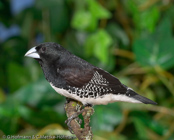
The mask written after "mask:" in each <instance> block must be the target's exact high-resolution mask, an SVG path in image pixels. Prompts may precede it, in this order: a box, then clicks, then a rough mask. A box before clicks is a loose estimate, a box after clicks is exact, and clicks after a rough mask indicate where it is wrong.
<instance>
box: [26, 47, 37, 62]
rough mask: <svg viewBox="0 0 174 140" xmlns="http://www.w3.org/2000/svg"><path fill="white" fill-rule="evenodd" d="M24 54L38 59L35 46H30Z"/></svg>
mask: <svg viewBox="0 0 174 140" xmlns="http://www.w3.org/2000/svg"><path fill="white" fill-rule="evenodd" d="M25 56H27V57H32V58H37V59H40V56H39V54H38V53H37V51H36V47H33V48H31V49H30V50H29V51H28V52H27V53H26V54H25Z"/></svg>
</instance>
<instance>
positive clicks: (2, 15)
mask: <svg viewBox="0 0 174 140" xmlns="http://www.w3.org/2000/svg"><path fill="white" fill-rule="evenodd" d="M19 1H20V0H11V1H10V0H4V1H0V85H1V86H0V137H2V135H38V134H40V135H70V134H69V132H68V130H67V126H66V125H65V123H64V121H65V120H66V115H65V111H64V103H65V98H64V97H62V96H60V95H58V94H57V93H56V92H55V91H54V90H53V89H52V88H51V87H50V85H49V83H48V82H47V81H46V80H45V78H44V76H43V74H42V71H41V68H40V66H39V64H38V63H37V62H36V61H35V60H33V59H29V58H24V54H25V52H26V51H27V50H28V49H29V48H31V47H33V46H35V45H37V44H39V43H42V42H48V41H49V42H51V41H52V42H57V43H59V44H61V45H63V46H64V47H66V49H68V50H69V51H71V52H72V53H74V54H76V55H77V56H79V57H81V58H83V59H85V60H87V61H88V62H90V63H92V64H93V65H95V66H98V67H101V68H103V69H105V70H107V71H109V72H110V73H112V74H114V75H115V76H116V77H118V78H119V79H120V80H121V81H122V82H123V83H124V84H126V85H128V86H130V87H132V88H133V89H135V91H137V92H138V93H140V94H141V95H144V96H146V97H148V98H150V99H152V100H154V101H156V102H157V103H158V105H157V106H151V105H142V104H141V105H139V104H131V103H112V104H109V105H106V106H102V105H99V106H95V107H94V108H95V113H94V115H93V116H92V119H91V126H92V129H93V133H94V139H101V140H106V139H110V140H112V139H118V140H128V139H129V140H130V139H132V140H135V139H141V140H148V139H151V140H152V139H154V140H156V139H158V140H172V139H174V110H173V109H174V108H173V105H174V30H173V29H174V3H173V1H172V0H122V1H121V0H108V1H105V0H26V1H30V2H32V4H30V5H29V6H25V8H23V9H22V10H20V11H18V12H15V11H14V10H12V9H13V8H14V5H15V4H18V3H19ZM26 1H25V2H26ZM21 2H22V0H21ZM23 2H24V1H23ZM16 9H17V10H19V8H16ZM12 29H13V30H12Z"/></svg>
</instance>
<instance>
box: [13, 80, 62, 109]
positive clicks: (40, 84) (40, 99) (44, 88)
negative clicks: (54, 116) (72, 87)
mask: <svg viewBox="0 0 174 140" xmlns="http://www.w3.org/2000/svg"><path fill="white" fill-rule="evenodd" d="M13 98H14V99H16V100H18V101H19V102H21V103H25V104H29V105H30V106H35V107H36V106H37V107H40V106H42V105H43V104H44V105H50V106H52V105H55V104H56V103H57V102H60V100H61V99H63V97H62V96H60V95H58V94H56V93H55V92H54V90H53V89H52V88H51V86H50V85H49V83H48V82H47V81H46V80H45V78H41V79H39V80H38V81H36V82H34V83H31V84H28V85H26V86H24V87H22V88H21V89H19V90H18V91H16V92H15V93H14V97H13Z"/></svg>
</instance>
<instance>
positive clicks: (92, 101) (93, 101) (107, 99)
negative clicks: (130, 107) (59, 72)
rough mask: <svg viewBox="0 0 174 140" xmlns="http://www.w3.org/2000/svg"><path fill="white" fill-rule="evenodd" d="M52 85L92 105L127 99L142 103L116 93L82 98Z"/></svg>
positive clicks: (68, 95)
mask: <svg viewBox="0 0 174 140" xmlns="http://www.w3.org/2000/svg"><path fill="white" fill-rule="evenodd" d="M50 85H51V86H52V88H53V89H54V90H55V91H56V92H58V93H59V94H61V95H63V96H65V97H68V98H72V99H74V100H77V101H80V102H81V103H82V104H84V105H85V104H92V105H99V104H103V105H106V104H108V103H112V102H116V101H125V102H133V103H141V102H140V101H138V100H135V99H133V98H130V97H127V96H125V95H121V94H120V95H114V94H112V93H111V94H107V95H103V96H102V97H98V98H92V97H88V98H85V97H83V98H80V97H79V96H77V95H76V94H71V93H69V92H68V91H67V90H65V89H61V88H57V87H55V86H53V84H50Z"/></svg>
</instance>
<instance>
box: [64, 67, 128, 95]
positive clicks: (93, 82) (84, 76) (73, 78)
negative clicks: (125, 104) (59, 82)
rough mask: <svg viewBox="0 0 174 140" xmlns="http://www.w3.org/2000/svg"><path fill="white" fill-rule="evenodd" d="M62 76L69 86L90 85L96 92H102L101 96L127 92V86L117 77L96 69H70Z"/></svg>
mask: <svg viewBox="0 0 174 140" xmlns="http://www.w3.org/2000/svg"><path fill="white" fill-rule="evenodd" d="M61 75H62V77H63V79H64V80H65V81H66V83H67V84H68V85H69V86H71V87H77V88H81V87H84V86H85V85H88V86H89V85H90V86H91V87H96V90H97V91H100V93H101V95H103V94H107V93H113V92H114V93H125V92H126V91H127V88H126V86H124V85H123V84H121V82H120V81H119V80H118V79H117V78H116V77H114V76H112V75H111V74H109V73H108V72H106V71H104V70H102V69H100V68H96V67H93V68H85V69H84V68H83V67H78V68H77V67H69V68H66V69H64V71H63V73H61ZM90 86H89V87H90ZM100 89H101V90H100ZM88 90H91V89H88ZM93 90H94V89H93ZM97 91H96V92H97Z"/></svg>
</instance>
